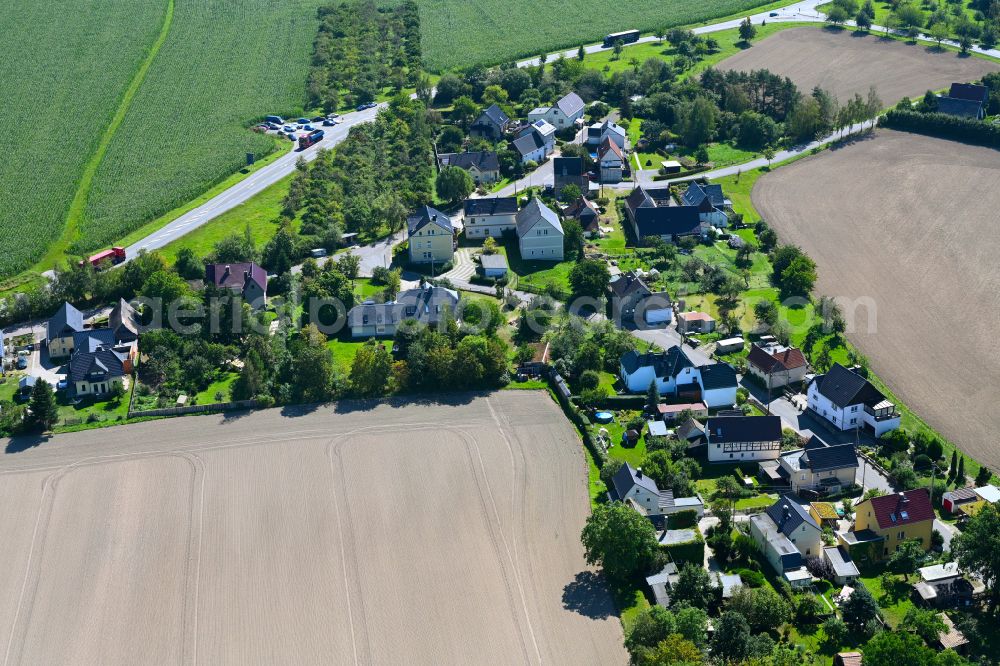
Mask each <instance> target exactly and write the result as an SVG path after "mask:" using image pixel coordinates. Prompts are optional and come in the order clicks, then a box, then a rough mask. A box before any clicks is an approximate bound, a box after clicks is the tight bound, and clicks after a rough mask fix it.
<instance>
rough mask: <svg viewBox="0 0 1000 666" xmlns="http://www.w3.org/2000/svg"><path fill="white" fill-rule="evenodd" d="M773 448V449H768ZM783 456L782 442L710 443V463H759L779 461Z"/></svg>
mask: <svg viewBox="0 0 1000 666" xmlns="http://www.w3.org/2000/svg"><path fill="white" fill-rule="evenodd" d="M768 446H771V447H773V448H766V447H768ZM780 455H781V442H740V443H738V444H721V443H718V442H709V444H708V461H709V462H734V463H735V462H757V461H761V460H777V458H778V456H780Z"/></svg>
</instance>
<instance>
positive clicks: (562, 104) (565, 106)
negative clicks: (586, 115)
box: [556, 92, 584, 116]
mask: <svg viewBox="0 0 1000 666" xmlns="http://www.w3.org/2000/svg"><path fill="white" fill-rule="evenodd" d="M556 106H557V107H559V110H560V111H562V112H563V113H564V114H566V115H567V116H573V115H576V114H577V113H579V112H580V111H583V106H584V104H583V99H582V98H581V97H580V96H579V95H577V94H576V93H575V92H571V93H569V94H567V95H566V96H564V97H563V98H562V99H560V100H559V101H558V102H556Z"/></svg>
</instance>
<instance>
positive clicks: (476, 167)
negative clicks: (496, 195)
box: [438, 150, 500, 185]
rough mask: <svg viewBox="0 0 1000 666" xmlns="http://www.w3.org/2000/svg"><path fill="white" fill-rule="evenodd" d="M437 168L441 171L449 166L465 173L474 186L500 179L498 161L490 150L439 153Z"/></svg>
mask: <svg viewBox="0 0 1000 666" xmlns="http://www.w3.org/2000/svg"><path fill="white" fill-rule="evenodd" d="M438 166H439V167H440V168H442V169H443V168H445V167H450V166H451V167H457V168H459V169H462V170H463V171H467V172H468V174H469V175H470V176H471V177H472V182H474V183H475V184H476V185H483V184H487V185H488V184H491V183H495V182H497V180H499V179H500V160H499V159H498V158H497V154H496V152H495V151H492V150H476V151H466V152H464V153H441V154H439V155H438Z"/></svg>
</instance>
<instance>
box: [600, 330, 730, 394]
mask: <svg viewBox="0 0 1000 666" xmlns="http://www.w3.org/2000/svg"><path fill="white" fill-rule="evenodd" d="M619 374H620V376H621V378H622V382H623V383H624V384H625V386H626V388H627V389H628V391H629V393H645V392H646V391H647V390H648V389H649V384H650V382H653V381H655V382H656V387H657V389H658V390H659V392H660V395H662V396H670V397H673V398H675V399H677V400H684V401H687V402H699V401H700V402H702V403H704V404H705V406H706V407H709V408H713V409H715V408H718V407H732V406H733V405H734V404H735V403H736V371H735V370H734V369H733V367H732V366H730V365H728V364H726V363H709V364H707V365H702V366H697V367H696V366H695V365H694V363H692V362H691V359H689V358H688V356H687V353H686V352H685V351H684V349H683V347H680V346H675V347H671V348H670V349H668V350H667V351H665V352H657V353H653V352H647V353H639V352H637V351H629V352H626V353H625V354H624V355H623V356H622V357H621V359H620V360H619Z"/></svg>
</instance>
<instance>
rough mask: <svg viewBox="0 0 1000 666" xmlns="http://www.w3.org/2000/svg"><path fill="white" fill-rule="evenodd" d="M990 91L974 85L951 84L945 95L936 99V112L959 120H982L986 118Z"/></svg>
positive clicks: (984, 87)
mask: <svg viewBox="0 0 1000 666" xmlns="http://www.w3.org/2000/svg"><path fill="white" fill-rule="evenodd" d="M989 99H990V90H989V88H987V87H986V86H984V85H980V84H976V83H952V84H951V89H950V90H949V91H948V94H947V95H941V96H940V97H938V98H937V100H936V101H937V112H938V113H945V114H947V115H949V116H958V117H959V118H971V119H973V120H982V119H983V118H985V117H986V103H987V102H988V101H989Z"/></svg>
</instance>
